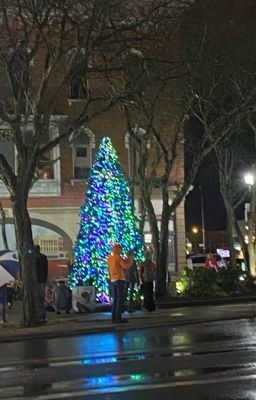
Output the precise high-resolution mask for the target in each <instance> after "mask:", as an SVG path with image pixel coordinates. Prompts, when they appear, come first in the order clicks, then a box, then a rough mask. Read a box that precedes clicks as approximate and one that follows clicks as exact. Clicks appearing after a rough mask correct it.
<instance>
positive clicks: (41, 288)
mask: <svg viewBox="0 0 256 400" xmlns="http://www.w3.org/2000/svg"><path fill="white" fill-rule="evenodd" d="M36 310H37V319H38V321H39V322H43V321H46V309H45V283H38V284H37V296H36Z"/></svg>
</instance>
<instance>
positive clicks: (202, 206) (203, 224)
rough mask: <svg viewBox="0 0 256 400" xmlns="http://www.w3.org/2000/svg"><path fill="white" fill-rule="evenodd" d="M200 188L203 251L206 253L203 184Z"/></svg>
mask: <svg viewBox="0 0 256 400" xmlns="http://www.w3.org/2000/svg"><path fill="white" fill-rule="evenodd" d="M199 190H200V202H201V224H202V242H203V251H204V253H205V247H206V246H205V223H204V196H203V191H202V186H201V185H200V187H199Z"/></svg>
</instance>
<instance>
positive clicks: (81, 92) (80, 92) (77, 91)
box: [70, 76, 88, 100]
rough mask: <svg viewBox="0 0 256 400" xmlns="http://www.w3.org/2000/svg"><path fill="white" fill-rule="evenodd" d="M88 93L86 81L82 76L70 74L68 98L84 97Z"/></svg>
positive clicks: (80, 98)
mask: <svg viewBox="0 0 256 400" xmlns="http://www.w3.org/2000/svg"><path fill="white" fill-rule="evenodd" d="M87 94H88V88H87V83H86V82H85V80H84V78H83V77H82V76H71V82H70V99H78V100H82V99H86V98H87Z"/></svg>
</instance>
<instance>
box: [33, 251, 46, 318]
mask: <svg viewBox="0 0 256 400" xmlns="http://www.w3.org/2000/svg"><path fill="white" fill-rule="evenodd" d="M35 264H36V278H37V296H36V300H37V301H36V309H37V316H38V317H37V318H38V322H39V323H44V322H47V320H46V310H45V285H46V281H47V277H48V260H47V257H46V255H44V254H42V253H41V252H40V246H39V245H36V246H35Z"/></svg>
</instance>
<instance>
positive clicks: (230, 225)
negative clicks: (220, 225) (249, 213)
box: [226, 204, 236, 268]
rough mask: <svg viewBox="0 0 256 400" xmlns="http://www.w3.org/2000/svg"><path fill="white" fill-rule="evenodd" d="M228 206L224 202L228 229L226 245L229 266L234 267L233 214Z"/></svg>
mask: <svg viewBox="0 0 256 400" xmlns="http://www.w3.org/2000/svg"><path fill="white" fill-rule="evenodd" d="M228 208H229V206H228V205H227V204H226V210H227V228H228V229H227V230H228V245H229V251H230V266H231V268H235V267H236V252H235V249H234V215H233V212H232V210H229V209H228Z"/></svg>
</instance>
